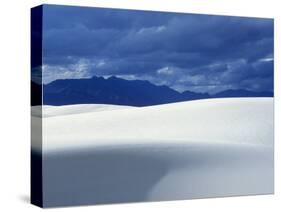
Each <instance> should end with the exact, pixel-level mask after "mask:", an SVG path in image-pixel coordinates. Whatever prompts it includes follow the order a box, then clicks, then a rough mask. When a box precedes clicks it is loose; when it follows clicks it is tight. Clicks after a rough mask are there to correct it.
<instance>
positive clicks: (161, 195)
mask: <svg viewBox="0 0 281 212" xmlns="http://www.w3.org/2000/svg"><path fill="white" fill-rule="evenodd" d="M72 107H75V108H72ZM110 107H113V106H107V108H106V109H105V110H103V109H101V108H102V106H101V107H100V109H101V110H100V111H95V110H92V109H93V108H96V106H95V105H94V106H93V107H92V106H90V105H79V106H78V105H76V106H61V107H60V108H59V109H56V107H52V111H50V110H49V111H48V109H50V108H47V109H46V111H45V109H43V110H44V111H43V113H44V112H46V113H48V114H49V115H47V116H45V117H46V118H44V119H43V149H44V164H43V165H44V173H45V175H44V185H45V190H44V192H45V193H44V195H43V196H44V198H45V201H46V204H47V205H49V206H59V205H75V204H94V203H97V204H98V203H109V202H131V201H154V200H169V199H185V198H201V197H215V196H216V197H219V196H233V195H250V194H269V193H272V192H273V185H274V183H273V167H274V163H273V140H274V139H273V135H274V132H273V98H225V99H208V100H198V101H190V102H180V103H173V104H166V105H159V106H150V107H141V108H135V107H124V108H123V107H122V106H119V107H118V109H116V108H115V109H114V110H111V109H110ZM114 107H115V106H114ZM88 109H90V112H86V111H87V110H88ZM69 111H71V112H69ZM33 118H34V119H36V117H33ZM34 148H35V149H36V146H34ZM73 182H75V183H74V184H73ZM62 188H63V189H62ZM95 191H98V192H95ZM73 193H75V194H76V196H75V198H73V196H72V194H73Z"/></svg>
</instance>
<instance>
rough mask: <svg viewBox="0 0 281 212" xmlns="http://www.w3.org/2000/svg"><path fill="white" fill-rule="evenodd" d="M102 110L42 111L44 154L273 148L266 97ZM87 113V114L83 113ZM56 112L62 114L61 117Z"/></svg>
mask: <svg viewBox="0 0 281 212" xmlns="http://www.w3.org/2000/svg"><path fill="white" fill-rule="evenodd" d="M64 108H65V110H64ZM96 108H98V110H100V112H96V110H95V109H96ZM102 108H103V106H99V105H98V106H97V105H94V106H92V107H91V106H89V105H85V106H84V105H78V106H73V107H71V106H60V107H59V109H56V108H53V107H52V108H47V109H46V113H47V116H51V117H50V118H46V119H44V120H43V127H44V128H43V131H44V135H43V140H44V141H45V142H44V144H43V146H44V150H48V151H49V150H50V151H57V150H60V149H63V150H66V149H76V148H84V147H89V146H94V147H96V146H106V145H108V146H112V145H120V144H137V143H139V144H144V143H146V142H148V143H149V144H151V142H152V141H155V142H159V141H161V142H166V141H167V142H168V143H169V142H172V143H173V142H184V143H186V142H188V141H198V142H211V143H212V142H222V143H230V142H232V143H252V144H264V145H272V144H273V99H272V98H240V99H238V98H229V99H208V100H198V101H191V102H180V103H173V104H166V105H160V106H151V107H141V108H134V107H129V108H128V107H126V106H125V107H124V108H123V107H122V106H107V108H105V109H104V110H103V111H102ZM117 108H118V109H119V110H118V109H117ZM121 108H122V110H121ZM50 109H51V110H50ZM87 109H90V110H92V109H93V112H92V113H86V112H85V111H86V110H87ZM43 110H44V111H43V114H45V109H43ZM74 111H75V112H76V113H74ZM80 111H82V112H80ZM60 112H61V113H62V114H68V115H67V116H62V115H60ZM71 113H72V114H71ZM51 114H52V115H51ZM70 114H71V115H70ZM52 116H53V117H52Z"/></svg>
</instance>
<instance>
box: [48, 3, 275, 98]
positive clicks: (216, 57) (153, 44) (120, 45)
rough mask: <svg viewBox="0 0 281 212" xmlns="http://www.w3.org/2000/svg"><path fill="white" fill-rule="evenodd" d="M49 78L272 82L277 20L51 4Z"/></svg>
mask: <svg viewBox="0 0 281 212" xmlns="http://www.w3.org/2000/svg"><path fill="white" fill-rule="evenodd" d="M43 30H44V31H43V61H44V62H43V63H44V64H43V77H44V83H49V82H51V81H53V80H56V79H66V78H90V77H92V76H94V75H96V76H104V77H108V76H112V75H115V76H118V77H121V78H125V79H143V80H149V81H150V82H152V83H154V84H157V85H168V86H170V87H172V88H174V89H176V90H178V91H184V90H191V91H197V92H210V93H215V92H218V91H222V90H226V89H249V90H254V91H264V90H267V91H272V90H273V62H274V61H273V20H272V19H261V18H241V17H228V16H209V15H196V14H178V13H163V12H147V11H146V12H145V11H133V10H113V9H99V8H83V7H65V6H44V22H43Z"/></svg>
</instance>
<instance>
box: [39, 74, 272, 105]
mask: <svg viewBox="0 0 281 212" xmlns="http://www.w3.org/2000/svg"><path fill="white" fill-rule="evenodd" d="M43 88H44V89H43V92H44V93H43V95H44V96H43V99H44V104H45V105H69V104H115V105H130V106H149V105H158V104H165V103H172V102H179V101H188V100H195V99H206V98H213V97H218V98H220V97H228V96H227V95H229V96H230V97H242V96H243V95H244V96H247V97H248V96H251V91H246V90H237V92H235V91H236V90H228V91H225V92H221V93H218V94H216V95H214V96H212V95H209V94H208V93H196V92H191V91H184V92H182V93H180V92H178V91H175V90H173V89H171V88H169V87H168V86H165V85H163V86H157V85H154V84H152V83H150V82H149V81H146V80H125V79H121V78H117V77H114V76H112V77H110V78H108V79H105V78H103V77H96V76H94V77H92V78H90V79H64V80H56V81H53V82H51V83H49V84H47V85H44V87H43ZM238 91H239V92H238ZM252 94H253V96H269V93H267V92H264V93H256V92H252Z"/></svg>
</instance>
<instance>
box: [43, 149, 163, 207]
mask: <svg viewBox="0 0 281 212" xmlns="http://www.w3.org/2000/svg"><path fill="white" fill-rule="evenodd" d="M43 164H44V165H43V173H44V179H43V187H44V189H43V190H44V193H43V197H44V206H45V207H57V206H72V205H89V204H104V203H122V202H139V201H145V200H147V196H148V193H149V192H150V190H151V189H152V188H153V186H154V185H155V184H156V183H157V182H158V181H159V180H160V179H161V178H162V177H163V176H164V175H165V174H166V172H167V170H168V165H167V164H166V163H165V161H163V160H160V159H159V158H157V157H154V156H153V155H151V154H145V153H144V152H141V153H139V152H138V151H137V149H136V151H135V152H132V151H131V150H130V151H127V150H126V149H123V148H122V149H111V150H91V151H90V150H87V151H86V150H83V151H80V152H78V151H76V152H67V153H62V152H59V153H55V154H54V153H52V154H49V155H48V154H47V155H44V162H43Z"/></svg>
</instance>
